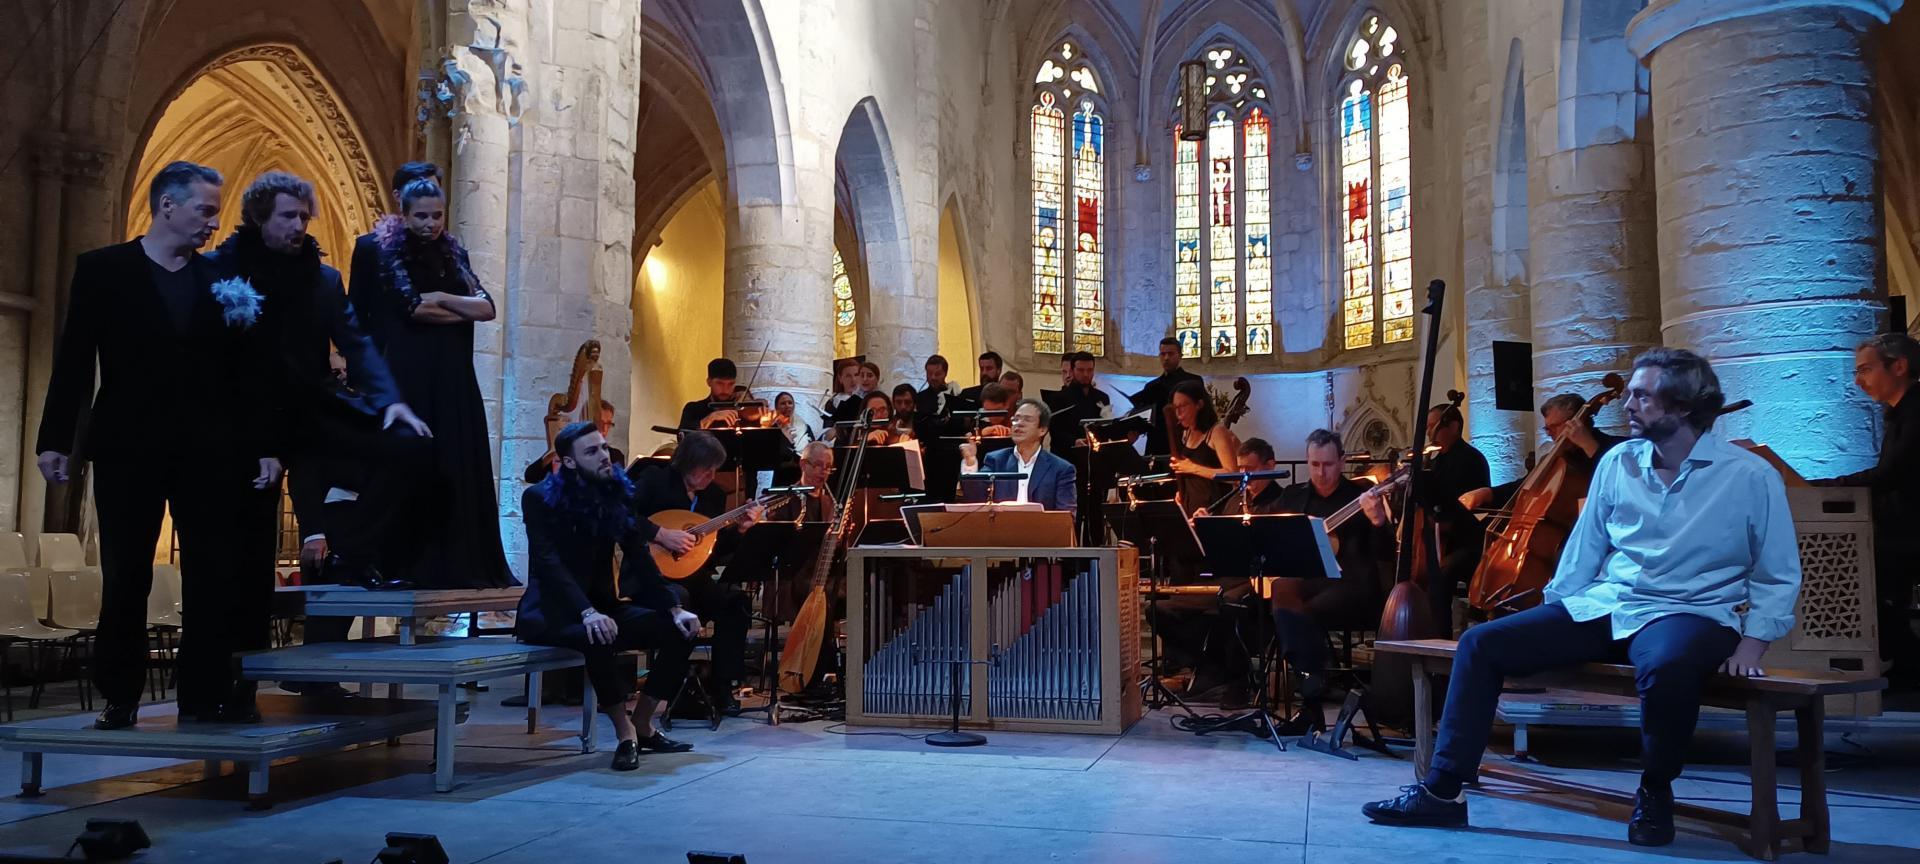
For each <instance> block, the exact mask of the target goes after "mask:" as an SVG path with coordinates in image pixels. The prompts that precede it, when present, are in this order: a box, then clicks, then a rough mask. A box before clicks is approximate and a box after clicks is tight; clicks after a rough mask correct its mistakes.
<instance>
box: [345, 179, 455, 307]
mask: <svg viewBox="0 0 1920 864" xmlns="http://www.w3.org/2000/svg"><path fill="white" fill-rule="evenodd" d="M415 180H432V181H433V182H435V183H440V182H442V181H441V179H440V166H438V165H435V164H433V163H432V162H408V163H406V164H403V165H401V166H400V167H399V168H396V169H394V172H393V180H392V183H391V185H389V186H388V187H387V191H388V192H389V193H391V194H392V195H393V204H394V207H396V208H398V207H399V206H400V190H402V189H405V188H407V184H409V183H412V182H413V181H415ZM347 275H348V276H349V280H348V284H347V287H349V288H352V289H353V290H355V291H360V290H363V289H364V290H369V291H370V290H373V289H374V288H377V287H378V286H379V285H380V238H379V237H376V236H374V234H373V232H372V231H369V232H367V233H365V234H362V235H360V236H358V237H355V238H353V262H352V269H351V271H350V272H349V273H348V274H347Z"/></svg>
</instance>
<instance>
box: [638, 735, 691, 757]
mask: <svg viewBox="0 0 1920 864" xmlns="http://www.w3.org/2000/svg"><path fill="white" fill-rule="evenodd" d="M635 743H636V744H638V745H639V747H640V749H642V750H652V751H653V752H655V753H685V752H687V751H688V750H692V749H693V745H692V744H686V743H683V742H680V741H675V740H673V739H672V738H668V737H667V736H665V735H662V734H660V732H659V730H655V731H654V733H653V734H652V735H649V736H647V737H645V738H642V739H640V740H639V741H637V742H635Z"/></svg>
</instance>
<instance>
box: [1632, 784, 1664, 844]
mask: <svg viewBox="0 0 1920 864" xmlns="http://www.w3.org/2000/svg"><path fill="white" fill-rule="evenodd" d="M1627 842H1628V843H1632V844H1633V845H1635V846H1665V845H1667V844H1668V843H1672V842H1673V790H1672V789H1668V790H1667V791H1665V792H1655V791H1653V790H1651V789H1648V788H1647V787H1645V786H1642V787H1640V791H1638V792H1635V793H1634V794H1633V818H1632V819H1631V820H1628V822H1627Z"/></svg>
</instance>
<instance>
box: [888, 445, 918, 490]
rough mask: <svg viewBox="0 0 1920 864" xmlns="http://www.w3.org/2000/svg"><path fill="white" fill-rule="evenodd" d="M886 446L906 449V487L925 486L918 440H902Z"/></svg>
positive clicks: (916, 487)
mask: <svg viewBox="0 0 1920 864" xmlns="http://www.w3.org/2000/svg"><path fill="white" fill-rule="evenodd" d="M887 446H889V447H898V448H900V449H902V450H905V451H907V455H906V461H907V488H909V489H925V488H927V471H926V468H924V467H923V466H922V465H921V463H920V442H919V441H918V440H917V439H916V440H909V441H902V442H900V443H898V444H889V445H887Z"/></svg>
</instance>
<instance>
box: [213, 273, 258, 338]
mask: <svg viewBox="0 0 1920 864" xmlns="http://www.w3.org/2000/svg"><path fill="white" fill-rule="evenodd" d="M213 299H215V300H217V301H219V302H220V308H221V309H222V310H224V311H225V312H226V317H227V326H228V327H232V326H235V325H238V326H239V327H240V329H242V330H245V329H247V328H249V327H252V326H253V322H254V321H257V320H259V318H260V301H261V299H262V298H261V296H260V292H258V291H255V290H253V283H251V282H248V281H247V280H245V279H242V278H240V277H238V276H236V277H234V278H232V279H222V280H220V281H218V282H215V283H213Z"/></svg>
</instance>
